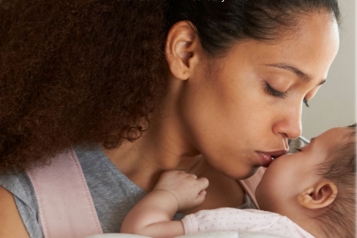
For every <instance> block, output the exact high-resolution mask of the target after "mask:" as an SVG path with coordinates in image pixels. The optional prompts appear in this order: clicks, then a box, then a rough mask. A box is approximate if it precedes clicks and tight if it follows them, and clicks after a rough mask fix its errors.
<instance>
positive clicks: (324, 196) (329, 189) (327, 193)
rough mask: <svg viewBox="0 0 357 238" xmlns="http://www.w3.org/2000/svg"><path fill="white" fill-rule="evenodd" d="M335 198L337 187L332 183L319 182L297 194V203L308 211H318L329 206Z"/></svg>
mask: <svg viewBox="0 0 357 238" xmlns="http://www.w3.org/2000/svg"><path fill="white" fill-rule="evenodd" d="M336 196H337V187H336V185H335V184H334V183H332V182H328V181H320V182H318V183H316V184H315V185H314V186H313V187H309V188H307V189H305V190H304V191H303V192H302V193H301V194H299V196H298V198H297V200H298V203H299V204H300V205H301V206H303V207H306V208H309V209H319V208H324V207H327V206H328V205H330V204H331V203H332V202H333V201H334V200H335V198H336Z"/></svg>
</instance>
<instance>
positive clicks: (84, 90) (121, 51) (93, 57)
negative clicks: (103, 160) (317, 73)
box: [0, 0, 339, 173]
mask: <svg viewBox="0 0 357 238" xmlns="http://www.w3.org/2000/svg"><path fill="white" fill-rule="evenodd" d="M321 9H322V10H325V11H327V12H330V13H332V14H331V16H334V17H335V18H336V19H337V20H338V18H339V10H338V4H337V0H279V1H275V0H274V1H266V0H249V1H245V0H238V1H225V2H221V1H213V0H212V1H205V0H202V1H193V0H175V1H174V0H171V1H164V0H157V1H146V0H145V1H143V0H130V1H129V0H126V1H124V0H87V1H78V0H72V1H58V0H32V1H24V0H1V1H0V39H1V40H0V173H4V172H21V171H24V170H26V169H28V168H30V167H31V166H35V165H37V162H39V163H40V164H43V163H44V162H46V158H48V157H50V156H53V155H55V154H56V153H59V152H61V151H63V150H65V149H67V148H69V147H71V146H76V145H88V146H90V145H93V144H97V143H102V144H103V146H104V147H105V148H107V149H112V148H115V147H118V146H119V145H120V143H121V142H122V141H123V139H128V140H130V141H133V140H135V139H136V138H138V137H140V135H141V133H142V132H143V131H144V130H145V127H143V126H142V125H141V124H140V123H139V120H142V118H147V116H148V115H149V114H150V113H152V112H153V111H154V110H155V108H156V105H157V103H158V102H159V101H160V99H161V98H162V97H163V96H164V95H165V92H166V88H167V81H166V76H167V75H166V74H167V72H168V66H167V62H166V60H165V54H164V46H165V40H166V35H167V32H168V30H169V29H170V28H171V26H172V25H173V24H175V23H176V22H178V21H182V20H187V21H190V22H192V23H193V25H194V26H195V29H196V30H197V34H198V35H199V37H200V40H201V43H202V46H203V48H204V50H205V52H206V53H207V54H209V55H211V56H218V55H222V53H224V52H226V51H227V50H228V49H229V47H230V46H231V45H232V43H234V42H236V41H238V40H241V39H257V40H265V39H271V38H272V37H274V34H276V32H277V30H278V29H280V27H281V26H286V25H289V24H290V23H291V21H289V20H288V19H290V18H292V16H293V15H294V16H295V18H294V19H297V16H298V15H299V14H303V13H308V12H314V11H319V10H321ZM291 13H294V14H293V15H292V14H291ZM291 24H292V23H291Z"/></svg>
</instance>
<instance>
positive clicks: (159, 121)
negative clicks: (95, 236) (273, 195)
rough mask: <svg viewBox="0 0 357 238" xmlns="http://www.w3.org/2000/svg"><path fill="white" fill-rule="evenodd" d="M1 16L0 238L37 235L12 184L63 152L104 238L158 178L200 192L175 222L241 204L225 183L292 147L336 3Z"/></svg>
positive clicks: (330, 49)
mask: <svg viewBox="0 0 357 238" xmlns="http://www.w3.org/2000/svg"><path fill="white" fill-rule="evenodd" d="M0 11H1V12H0V16H1V23H2V28H1V33H0V34H1V35H0V37H1V39H2V40H1V52H2V53H1V55H2V63H1V66H0V67H1V68H0V72H1V78H0V82H1V85H0V90H1V91H0V108H1V109H0V110H1V113H0V122H1V124H0V125H1V126H0V127H1V128H3V129H2V130H1V132H0V133H1V134H0V135H1V137H0V138H1V140H0V143H1V144H0V158H1V160H0V170H1V172H2V174H3V175H2V176H1V178H0V185H1V186H2V187H0V201H1V203H0V220H1V221H5V222H1V223H0V237H7V236H9V234H11V236H13V237H39V236H42V230H41V222H40V221H39V218H38V201H37V200H36V195H35V193H34V190H33V187H32V185H31V181H30V179H29V177H28V175H27V174H26V173H24V171H30V170H31V169H33V168H34V167H40V166H41V165H43V164H44V163H48V162H51V161H50V158H52V157H53V156H54V155H55V154H58V153H61V152H63V151H64V150H66V149H68V148H71V147H73V148H74V151H75V153H76V156H77V157H78V160H79V161H80V165H81V167H82V170H83V173H84V175H85V178H86V182H87V184H88V187H89V190H90V193H91V196H92V199H93V202H94V205H95V208H96V212H97V214H98V218H99V220H100V223H101V227H102V229H103V232H105V233H106V232H119V230H120V224H121V222H122V220H123V218H124V217H125V215H126V213H127V212H128V211H129V210H130V208H131V207H132V206H133V205H134V204H135V203H136V202H138V201H139V200H140V199H141V198H142V197H143V196H144V195H145V194H146V192H149V191H151V189H152V188H153V186H154V184H155V183H156V181H157V180H158V178H159V176H160V174H161V173H162V172H163V171H165V170H169V169H180V170H184V171H186V172H188V173H192V174H195V175H197V176H198V177H207V178H208V180H209V181H210V186H209V188H208V190H207V196H206V200H205V202H204V203H203V204H202V205H201V206H199V207H197V208H195V209H192V210H189V211H182V213H184V214H186V213H189V212H195V211H198V210H201V209H206V208H217V207H222V206H225V207H240V206H242V205H244V204H245V205H247V203H248V202H249V197H247V196H246V193H245V191H244V190H243V188H242V185H241V184H240V183H237V180H240V179H245V178H248V177H249V176H252V175H253V174H254V173H255V171H256V170H257V169H258V168H259V167H261V166H265V167H266V166H268V165H269V163H270V162H271V160H272V157H277V156H280V155H282V154H284V153H285V152H286V151H287V150H288V146H287V139H288V138H296V137H298V136H299V135H300V134H301V123H300V117H301V108H302V105H303V104H306V106H308V101H309V100H310V99H311V98H313V96H314V95H315V93H316V92H317V91H318V89H319V88H320V86H321V85H322V84H323V83H324V82H325V79H326V77H327V73H328V69H329V67H330V65H331V63H332V61H333V59H334V57H335V55H336V53H337V50H338V45H339V36H338V19H339V10H338V5H337V2H336V1H334V0H330V1H322V0H321V1H317V0H316V1H307V0H295V1H291V0H286V1H271V2H267V1H259V0H254V1H253V0H251V1H244V0H239V1H222V2H218V1H191V0H188V1H156V2H148V1H146V2H143V1H86V2H84V3H82V2H70V3H63V2H62V1H47V2H45V1H35V2H33V1H32V2H31V3H27V2H25V1H19V2H13V1H10V2H8V1H1V10H0ZM4 128H6V129H4ZM10 172H12V173H13V174H15V175H8V174H9V173H10ZM251 199H253V198H251ZM176 218H177V219H180V218H182V216H181V215H180V214H178V215H177V217H176Z"/></svg>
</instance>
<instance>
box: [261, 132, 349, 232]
mask: <svg viewBox="0 0 357 238" xmlns="http://www.w3.org/2000/svg"><path fill="white" fill-rule="evenodd" d="M355 135H356V125H353V126H350V127H338V128H333V129H331V130H328V131H326V132H325V133H323V134H321V135H320V136H318V137H316V138H314V139H312V140H311V143H310V144H308V145H307V146H305V147H302V148H301V151H298V152H296V153H294V154H287V155H284V156H281V157H279V158H277V159H276V160H274V161H273V162H272V163H271V165H270V166H269V167H268V169H267V170H266V172H265V174H264V176H263V178H262V180H261V182H260V184H259V185H258V187H257V190H256V197H257V201H258V203H259V206H260V208H261V209H262V210H266V211H271V212H276V213H279V214H281V215H284V216H287V217H289V218H290V219H291V220H293V221H294V222H295V223H297V224H298V225H300V226H301V227H303V228H304V229H305V230H307V231H311V230H312V229H313V230H314V229H316V228H317V227H318V230H319V232H318V233H319V234H322V236H323V237H341V238H345V237H346V238H347V237H348V238H349V237H355V227H356V226H355V211H356V205H355V203H356V197H355V194H356V188H355V185H356V180H355V175H356V167H355V166H356V161H355V157H356V144H355V143H356V139H355V138H356V137H355ZM309 227H310V228H309Z"/></svg>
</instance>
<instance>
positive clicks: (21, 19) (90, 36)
mask: <svg viewBox="0 0 357 238" xmlns="http://www.w3.org/2000/svg"><path fill="white" fill-rule="evenodd" d="M133 4H135V2H134V3H133V2H124V1H121V2H120V1H112V0H106V1H95V0H88V1H73V0H68V1H48V0H34V1H22V0H19V1H13V0H11V1H4V0H2V1H1V4H0V16H1V25H0V39H1V40H0V52H1V54H0V57H1V58H0V172H5V171H16V172H20V171H23V170H24V169H27V168H29V167H31V166H33V161H41V158H42V160H44V158H43V156H44V155H54V154H55V153H58V152H60V151H61V150H63V149H65V148H68V147H70V146H72V145H76V144H84V143H88V144H91V143H99V142H103V143H104V146H105V147H106V148H114V147H116V146H118V145H119V144H120V142H121V141H122V139H123V138H128V139H129V140H133V139H135V138H136V137H138V135H140V132H141V131H142V130H143V129H144V128H142V127H140V125H139V126H138V125H136V123H135V122H136V121H137V120H138V119H140V118H142V117H145V116H146V115H148V114H149V113H150V112H152V111H153V110H154V108H155V105H156V102H157V100H158V99H159V98H160V97H161V96H162V95H164V93H165V89H166V72H167V63H166V60H165V55H164V52H163V49H164V47H163V45H164V43H165V37H166V36H165V33H164V31H163V30H158V29H160V28H163V27H164V23H165V21H164V15H163V11H162V10H161V9H160V8H161V5H160V4H158V3H153V2H147V1H145V2H137V3H136V6H135V7H133V6H131V5H133ZM160 13H161V14H160ZM42 162H43V161H42Z"/></svg>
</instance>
